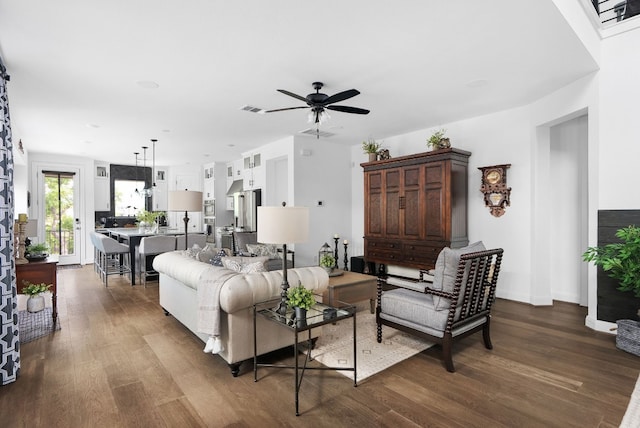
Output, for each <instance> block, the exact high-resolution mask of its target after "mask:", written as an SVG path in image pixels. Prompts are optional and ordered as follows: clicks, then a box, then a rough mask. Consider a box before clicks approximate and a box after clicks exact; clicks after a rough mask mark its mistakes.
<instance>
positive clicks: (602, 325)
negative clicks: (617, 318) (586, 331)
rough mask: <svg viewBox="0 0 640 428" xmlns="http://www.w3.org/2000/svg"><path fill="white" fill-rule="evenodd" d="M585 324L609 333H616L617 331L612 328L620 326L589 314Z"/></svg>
mask: <svg viewBox="0 0 640 428" xmlns="http://www.w3.org/2000/svg"><path fill="white" fill-rule="evenodd" d="M585 325H586V326H587V327H589V328H591V329H593V330H595V331H600V332H602V333H609V334H616V331H615V330H613V331H612V330H611V329H615V328H616V327H617V326H618V325H617V324H616V323H614V322H609V321H601V320H597V319H595V318H594V317H592V316H589V315H587V317H586V318H585Z"/></svg>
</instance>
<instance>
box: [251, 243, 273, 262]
mask: <svg viewBox="0 0 640 428" xmlns="http://www.w3.org/2000/svg"><path fill="white" fill-rule="evenodd" d="M247 251H249V252H250V253H251V254H254V255H256V256H259V257H260V256H263V257H269V259H277V258H279V257H278V247H277V246H276V245H274V244H247Z"/></svg>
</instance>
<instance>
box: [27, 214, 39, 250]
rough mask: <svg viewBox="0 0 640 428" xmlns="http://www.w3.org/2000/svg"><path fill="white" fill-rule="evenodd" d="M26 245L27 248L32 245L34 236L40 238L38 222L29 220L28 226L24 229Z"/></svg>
mask: <svg viewBox="0 0 640 428" xmlns="http://www.w3.org/2000/svg"><path fill="white" fill-rule="evenodd" d="M24 235H25V238H24V243H25V245H26V246H27V247H29V246H30V245H31V239H30V238H32V237H34V236H38V220H36V219H32V218H30V219H28V220H27V226H26V227H25V228H24Z"/></svg>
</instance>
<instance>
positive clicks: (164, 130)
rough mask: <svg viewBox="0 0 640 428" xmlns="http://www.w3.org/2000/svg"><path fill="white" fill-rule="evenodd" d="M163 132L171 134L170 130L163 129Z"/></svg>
mask: <svg viewBox="0 0 640 428" xmlns="http://www.w3.org/2000/svg"><path fill="white" fill-rule="evenodd" d="M162 132H171V130H170V129H163V130H162Z"/></svg>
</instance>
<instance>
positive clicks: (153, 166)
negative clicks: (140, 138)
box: [151, 138, 158, 191]
mask: <svg viewBox="0 0 640 428" xmlns="http://www.w3.org/2000/svg"><path fill="white" fill-rule="evenodd" d="M157 142H158V140H156V139H154V138H152V139H151V144H152V145H153V163H152V164H151V183H152V185H151V187H152V189H151V190H152V191H153V190H156V143H157Z"/></svg>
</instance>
